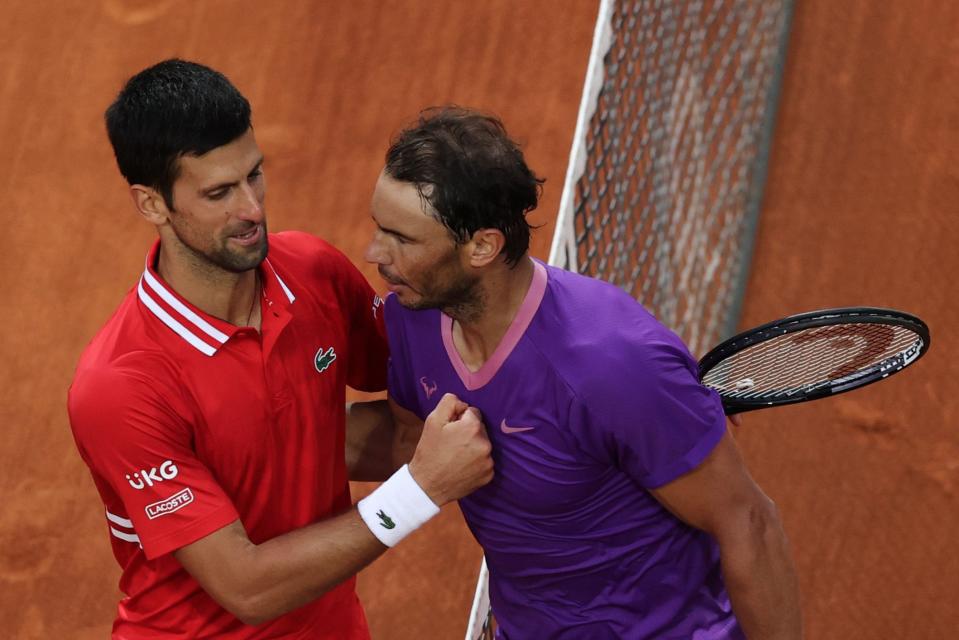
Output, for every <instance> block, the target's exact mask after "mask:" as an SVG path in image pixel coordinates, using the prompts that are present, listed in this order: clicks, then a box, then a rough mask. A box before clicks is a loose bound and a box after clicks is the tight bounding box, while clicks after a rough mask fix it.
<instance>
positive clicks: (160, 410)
mask: <svg viewBox="0 0 959 640" xmlns="http://www.w3.org/2000/svg"><path fill="white" fill-rule="evenodd" d="M177 395H178V394H177V392H176V390H175V389H174V388H172V386H168V385H164V384H163V382H162V381H160V380H157V378H156V377H155V376H147V375H146V374H145V373H143V372H142V371H138V370H136V369H133V368H123V367H119V366H111V367H110V368H107V369H101V370H98V371H87V372H85V373H84V374H83V375H81V376H78V378H77V379H76V380H75V381H74V384H73V386H72V387H71V389H70V393H69V396H68V411H69V414H70V424H71V428H72V429H73V435H74V438H75V439H76V442H77V447H78V449H79V450H80V454H81V456H82V457H83V459H84V461H85V462H86V463H87V465H88V466H89V467H90V470H91V472H92V473H93V474H94V476H95V477H98V478H100V479H101V480H102V482H104V483H105V484H106V485H107V486H109V487H110V488H111V489H112V490H113V492H114V493H115V494H116V495H117V496H118V497H119V499H120V500H121V501H122V503H123V505H124V507H125V509H126V512H127V516H128V518H129V519H130V520H131V521H132V522H133V528H134V530H135V532H136V535H137V537H138V538H139V541H140V544H141V546H142V547H143V551H144V553H145V554H146V556H147V558H148V559H151V560H152V559H155V558H158V557H160V556H162V555H164V554H167V553H170V552H171V551H174V550H176V549H179V548H181V547H184V546H186V545H188V544H191V543H193V542H196V541H197V540H199V539H201V538H203V537H205V536H207V535H209V534H211V533H213V532H214V531H217V530H218V529H221V528H223V527H224V526H226V525H227V524H230V523H231V522H233V521H235V520H237V519H238V518H239V515H238V513H237V510H236V508H235V506H234V505H233V503H232V501H231V500H230V499H229V497H228V496H227V495H226V494H225V493H224V491H223V489H222V488H221V487H220V485H219V484H218V483H217V481H216V479H215V478H214V477H213V475H212V473H211V472H210V470H209V469H208V468H207V467H206V465H204V464H203V463H202V462H201V461H200V460H199V459H198V458H197V457H196V454H195V452H194V451H193V449H192V447H191V442H192V437H191V435H192V429H191V428H190V426H189V424H188V422H187V420H186V419H185V418H184V415H185V414H184V413H183V412H182V411H178V410H177V409H175V408H174V407H173V406H172V404H173V403H172V402H171V399H173V398H175V397H176V396H177Z"/></svg>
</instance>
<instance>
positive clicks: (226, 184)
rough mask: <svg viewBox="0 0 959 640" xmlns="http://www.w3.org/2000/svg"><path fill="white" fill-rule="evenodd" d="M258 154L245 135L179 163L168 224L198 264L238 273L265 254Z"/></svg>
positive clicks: (263, 193)
mask: <svg viewBox="0 0 959 640" xmlns="http://www.w3.org/2000/svg"><path fill="white" fill-rule="evenodd" d="M262 164H263V154H262V153H261V152H260V148H259V147H258V146H257V144H256V139H255V138H254V137H253V130H252V129H250V130H248V131H247V132H246V133H244V134H243V135H242V136H240V137H239V138H237V139H236V140H234V141H233V142H230V143H228V144H225V145H223V146H222V147H217V148H215V149H213V150H212V151H209V152H208V153H206V154H204V155H202V156H199V157H197V156H183V157H181V158H180V159H179V167H180V175H179V177H178V178H177V179H176V182H174V184H173V206H174V211H172V212H171V213H170V216H169V218H168V220H169V222H170V227H171V229H172V230H173V233H175V234H176V237H177V239H178V240H179V241H180V243H181V244H182V245H183V246H184V247H185V248H186V249H187V250H188V251H189V252H190V253H192V254H193V256H194V257H195V258H197V259H198V260H199V261H201V262H203V263H206V264H207V265H215V266H216V267H219V268H221V269H224V270H226V271H231V272H234V273H240V272H243V271H248V270H249V269H253V268H254V267H256V266H258V265H259V264H260V263H261V262H262V261H263V258H265V257H266V254H267V249H268V246H267V238H266V212H265V209H264V207H263V201H264V199H265V198H266V180H265V178H264V176H263V169H262Z"/></svg>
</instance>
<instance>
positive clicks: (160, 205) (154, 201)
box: [130, 184, 170, 226]
mask: <svg viewBox="0 0 959 640" xmlns="http://www.w3.org/2000/svg"><path fill="white" fill-rule="evenodd" d="M130 196H131V197H132V198H133V206H135V207H136V209H137V213H139V214H140V215H141V216H143V218H144V219H145V220H146V221H147V222H149V223H151V224H155V225H158V226H159V225H162V224H166V222H167V219H168V218H169V216H170V210H169V209H168V208H167V206H166V201H165V200H164V199H163V196H162V195H160V192H159V191H157V190H156V189H154V188H152V187H146V186H144V185H142V184H133V185H130Z"/></svg>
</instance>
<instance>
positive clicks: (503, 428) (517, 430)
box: [499, 418, 535, 433]
mask: <svg viewBox="0 0 959 640" xmlns="http://www.w3.org/2000/svg"><path fill="white" fill-rule="evenodd" d="M534 428H535V427H511V426H509V425H508V424H506V418H503V421H502V422H500V423H499V429H500V431H502V432H503V433H520V432H522V431H532V430H533V429H534Z"/></svg>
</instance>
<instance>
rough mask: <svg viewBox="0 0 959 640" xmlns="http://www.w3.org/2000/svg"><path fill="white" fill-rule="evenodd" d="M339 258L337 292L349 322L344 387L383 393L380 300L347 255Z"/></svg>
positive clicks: (383, 336)
mask: <svg viewBox="0 0 959 640" xmlns="http://www.w3.org/2000/svg"><path fill="white" fill-rule="evenodd" d="M339 258H340V264H339V277H340V283H339V284H340V291H341V292H342V293H341V295H342V296H343V303H342V304H343V305H344V309H347V310H348V313H347V314H346V315H347V318H348V319H347V322H348V323H349V324H348V331H349V346H350V358H349V368H348V373H347V384H349V385H350V386H351V387H353V388H354V389H359V390H361V391H382V390H383V389H385V388H386V363H387V359H388V358H389V348H388V346H387V340H386V327H385V325H384V322H383V301H382V300H381V299H380V297H379V296H378V295H376V293H375V292H374V291H373V288H372V287H371V286H370V284H369V282H367V281H366V278H365V277H364V276H363V274H362V273H360V271H359V270H358V269H357V268H356V267H355V266H354V265H353V263H352V262H350V261H349V259H348V258H346V256H344V255H342V254H339Z"/></svg>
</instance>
